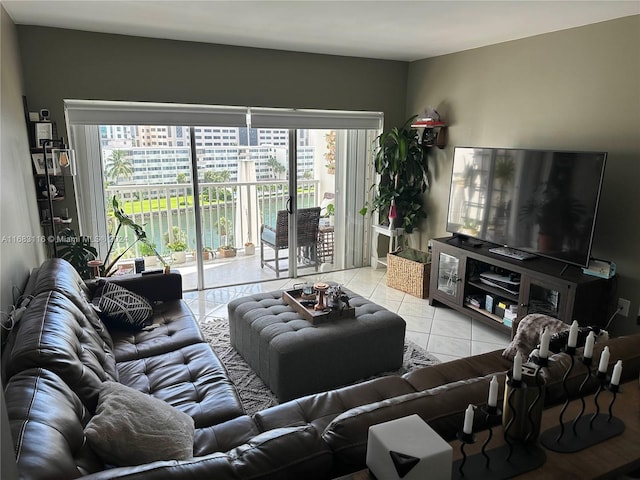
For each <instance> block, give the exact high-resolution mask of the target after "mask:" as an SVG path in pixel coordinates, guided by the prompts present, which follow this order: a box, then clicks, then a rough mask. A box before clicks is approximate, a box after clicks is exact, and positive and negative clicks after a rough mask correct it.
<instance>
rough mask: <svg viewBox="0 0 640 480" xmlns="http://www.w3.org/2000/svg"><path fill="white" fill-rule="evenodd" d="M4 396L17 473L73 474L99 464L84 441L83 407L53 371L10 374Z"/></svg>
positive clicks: (34, 477)
mask: <svg viewBox="0 0 640 480" xmlns="http://www.w3.org/2000/svg"><path fill="white" fill-rule="evenodd" d="M4 400H5V402H6V403H5V404H6V408H7V417H8V428H10V430H11V434H12V437H13V446H14V448H15V454H16V464H17V467H18V473H19V476H20V478H25V479H26V478H28V479H31V480H45V479H46V480H50V479H54V478H77V477H80V476H83V475H87V474H89V473H92V472H97V471H100V470H103V469H104V463H103V462H102V460H101V459H100V458H98V456H97V455H96V454H95V453H94V452H93V451H92V450H91V449H90V448H89V447H88V445H87V443H86V442H85V438H84V432H83V430H84V427H85V425H86V424H87V422H88V421H89V419H90V415H89V412H88V410H87V409H86V408H85V406H84V405H83V404H82V402H81V401H80V399H79V398H78V397H77V396H76V395H75V393H73V391H71V389H70V388H69V387H68V385H67V384H66V383H65V382H64V381H62V379H61V378H60V377H59V376H57V375H56V374H55V373H53V372H51V371H48V370H45V369H42V368H34V369H30V370H25V371H23V372H21V373H19V374H17V375H15V376H13V377H12V378H11V380H9V382H8V383H7V386H6V388H5V391H4ZM2 428H3V429H4V428H5V425H4V424H3V425H2ZM3 448H4V445H3Z"/></svg>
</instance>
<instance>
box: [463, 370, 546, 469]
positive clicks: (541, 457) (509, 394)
mask: <svg viewBox="0 0 640 480" xmlns="http://www.w3.org/2000/svg"><path fill="white" fill-rule="evenodd" d="M529 377H531V375H530V374H529V369H528V368H527V367H526V366H523V377H522V379H521V380H514V379H513V378H512V372H508V373H507V384H506V388H505V394H504V405H503V409H502V412H501V411H500V409H499V408H498V407H488V406H487V407H486V408H485V409H483V410H482V411H484V413H485V414H486V415H487V425H488V426H489V431H488V434H487V435H488V436H487V438H486V440H485V442H484V443H483V445H482V449H481V452H480V453H477V454H475V455H470V456H467V455H466V454H465V452H464V445H465V444H469V443H473V442H470V441H466V442H465V439H463V438H461V437H460V434H459V436H458V439H459V440H460V441H461V442H462V444H461V446H460V449H461V452H462V455H463V458H462V459H460V460H457V461H456V462H454V463H453V470H452V478H453V479H456V480H498V479H505V478H511V477H515V476H517V475H521V474H523V473H525V472H528V471H531V470H535V469H536V468H538V467H540V466H541V465H542V464H544V462H545V461H546V459H547V456H546V454H545V452H544V450H543V449H542V448H540V446H539V445H538V444H537V443H535V442H528V443H526V442H524V441H523V440H524V438H525V437H526V436H527V434H528V433H530V432H529V429H528V427H527V426H528V425H529V420H528V415H527V412H528V408H527V407H528V406H530V405H531V403H532V402H528V401H527V400H529V397H530V395H532V394H533V395H535V394H536V393H537V394H538V396H539V395H540V393H539V392H536V390H534V389H533V388H529V390H527V388H528V385H527V384H528V383H531V381H532V378H533V377H531V378H529ZM540 408H541V406H540ZM501 415H502V424H503V426H504V441H505V445H502V446H500V447H497V448H494V449H492V450H487V447H488V445H489V443H490V442H491V440H492V438H493V429H492V427H493V426H495V425H497V424H498V423H499V422H500V416H501ZM538 425H539V423H538ZM538 431H539V426H538ZM535 438H537V434H536V435H535ZM467 440H468V438H467ZM474 441H475V437H474Z"/></svg>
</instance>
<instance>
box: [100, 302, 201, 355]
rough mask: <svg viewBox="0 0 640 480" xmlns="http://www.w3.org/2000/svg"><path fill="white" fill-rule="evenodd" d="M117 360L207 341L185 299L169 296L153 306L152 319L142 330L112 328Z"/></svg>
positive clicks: (168, 350) (154, 353) (164, 351)
mask: <svg viewBox="0 0 640 480" xmlns="http://www.w3.org/2000/svg"><path fill="white" fill-rule="evenodd" d="M110 333H111V337H112V339H113V345H114V355H115V357H116V361H117V362H126V361H129V360H136V359H139V358H144V357H151V356H153V355H160V354H162V353H167V352H170V351H172V350H176V349H178V348H181V347H185V346H187V345H192V344H194V343H202V342H204V338H203V336H202V333H201V332H200V328H199V327H198V324H197V322H196V320H195V318H194V317H193V313H192V312H191V310H190V309H189V307H188V306H187V304H186V303H185V302H184V301H183V300H170V301H168V302H164V303H160V304H158V305H155V306H154V307H153V318H152V323H151V325H150V326H149V327H147V328H145V329H144V330H140V331H133V330H131V329H111V331H110Z"/></svg>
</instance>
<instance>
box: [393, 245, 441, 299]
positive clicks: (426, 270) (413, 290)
mask: <svg viewBox="0 0 640 480" xmlns="http://www.w3.org/2000/svg"><path fill="white" fill-rule="evenodd" d="M407 257H408V258H407ZM430 272H431V259H430V258H429V255H428V254H427V253H425V252H421V251H420V250H414V249H413V248H405V249H404V250H402V251H399V252H393V253H389V254H387V286H388V287H391V288H396V289H398V290H400V291H402V292H405V293H408V294H409V295H413V296H414V297H418V298H427V297H428V296H429V278H430Z"/></svg>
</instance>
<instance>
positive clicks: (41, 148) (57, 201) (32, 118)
mask: <svg viewBox="0 0 640 480" xmlns="http://www.w3.org/2000/svg"><path fill="white" fill-rule="evenodd" d="M23 106H24V113H25V120H26V124H27V129H28V137H29V144H30V156H31V165H32V170H33V178H34V184H35V189H36V199H37V203H38V213H39V215H40V224H41V226H42V233H43V235H44V237H45V239H46V242H47V245H48V246H49V254H50V256H52V257H56V256H58V248H57V247H58V245H57V244H58V233H59V232H58V230H59V229H60V230H61V229H65V228H71V229H72V230H74V232H77V231H78V225H77V223H76V222H75V221H74V218H75V217H76V216H77V205H76V199H75V177H74V176H75V159H74V155H73V150H71V149H69V148H67V145H66V144H65V143H64V140H63V139H62V138H60V137H58V132H57V128H56V124H55V122H53V121H51V120H50V119H49V111H48V110H47V109H42V110H40V111H39V112H30V111H29V109H28V107H27V100H26V98H25V97H23ZM56 227H57V228H56Z"/></svg>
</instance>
